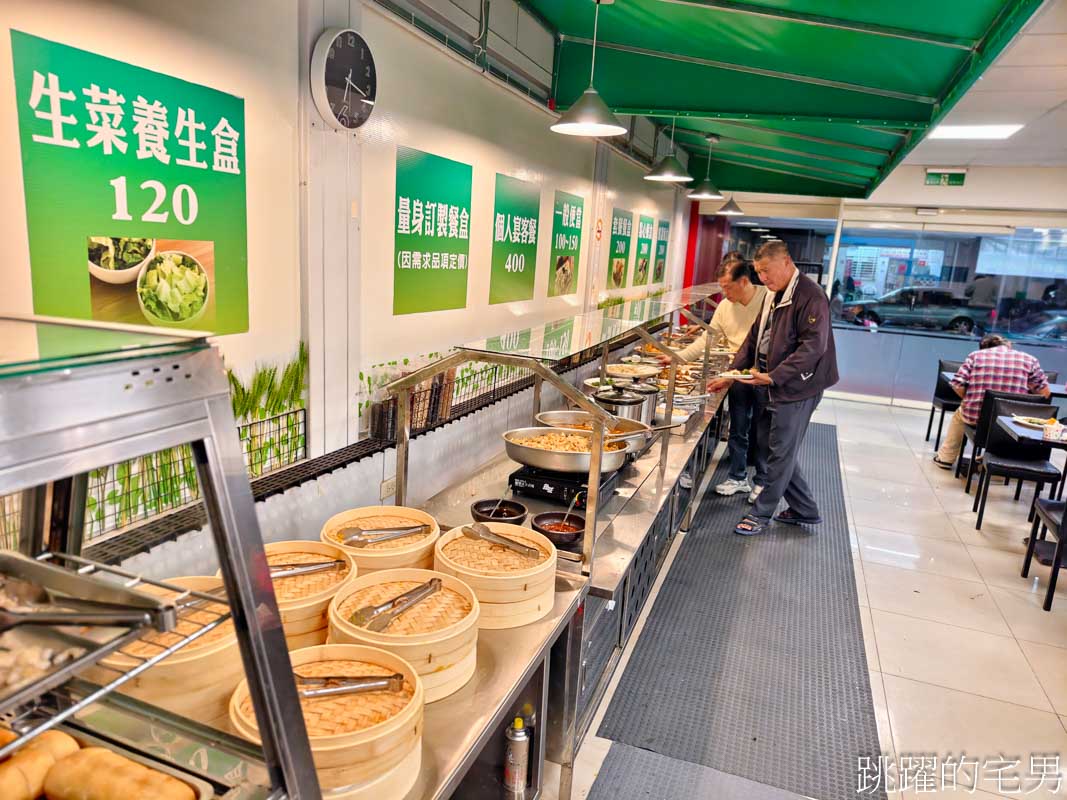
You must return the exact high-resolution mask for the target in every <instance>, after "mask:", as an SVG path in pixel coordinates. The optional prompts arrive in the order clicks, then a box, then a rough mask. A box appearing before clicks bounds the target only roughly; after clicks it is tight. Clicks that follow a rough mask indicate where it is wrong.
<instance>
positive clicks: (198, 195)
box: [11, 30, 248, 333]
mask: <svg viewBox="0 0 1067 800" xmlns="http://www.w3.org/2000/svg"><path fill="white" fill-rule="evenodd" d="M120 44H121V42H120V40H116V46H119V45H120ZM11 53H12V60H13V64H14V78H15V103H16V107H17V109H18V126H19V143H20V147H21V153H22V176H23V183H24V191H25V197H26V224H27V229H28V234H29V245H30V273H31V280H32V287H33V308H34V311H35V312H36V313H38V314H47V315H53V316H61V317H74V318H78V319H94V320H101V321H105V322H120V323H130V324H135V325H159V326H167V327H184V328H196V329H203V330H210V331H214V332H216V333H236V332H239V331H246V330H248V274H247V271H248V242H247V216H246V205H245V167H246V164H245V116H244V100H242V99H241V98H239V97H234V96H233V95H231V94H227V93H225V92H221V91H218V90H215V89H210V88H208V87H206V86H201V85H199V84H195V83H189V82H188V81H184V80H180V79H178V78H173V77H171V76H169V75H164V74H161V73H159V72H153V71H151V70H148V69H142V68H141V67H137V66H133V65H131V64H127V63H124V62H122V61H116V60H114V59H111V58H106V57H104V56H101V55H98V54H96V53H90V52H87V51H85V50H78V49H76V48H73V47H68V46H66V45H62V44H58V43H56V42H52V41H49V40H47V39H41V38H39V37H37V36H30V35H28V34H25V33H22V32H20V31H14V30H13V31H11Z"/></svg>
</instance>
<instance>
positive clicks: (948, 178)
mask: <svg viewBox="0 0 1067 800" xmlns="http://www.w3.org/2000/svg"><path fill="white" fill-rule="evenodd" d="M966 179H967V173H966V172H927V173H926V184H925V185H926V186H963V182H964V181H965V180H966Z"/></svg>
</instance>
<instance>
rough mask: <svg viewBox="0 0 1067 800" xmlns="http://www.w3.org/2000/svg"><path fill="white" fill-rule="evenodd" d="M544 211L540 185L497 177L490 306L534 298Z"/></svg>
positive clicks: (490, 275) (507, 177)
mask: <svg viewBox="0 0 1067 800" xmlns="http://www.w3.org/2000/svg"><path fill="white" fill-rule="evenodd" d="M540 211H541V187H540V186H538V185H537V184H536V183H530V182H529V181H523V180H519V179H518V178H512V177H510V176H508V175H500V174H497V176H496V202H495V204H494V206H493V257H492V261H491V271H490V274H489V303H490V305H493V304H496V303H512V302H515V301H516V300H529V299H530V298H531V297H533V293H534V279H535V277H536V274H537V220H538V216H539V214H540Z"/></svg>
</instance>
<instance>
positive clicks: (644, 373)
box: [607, 364, 660, 378]
mask: <svg viewBox="0 0 1067 800" xmlns="http://www.w3.org/2000/svg"><path fill="white" fill-rule="evenodd" d="M659 371H660V367H659V365H658V364H608V367H607V373H608V375H610V376H611V377H612V378H651V377H653V376H654V375H659Z"/></svg>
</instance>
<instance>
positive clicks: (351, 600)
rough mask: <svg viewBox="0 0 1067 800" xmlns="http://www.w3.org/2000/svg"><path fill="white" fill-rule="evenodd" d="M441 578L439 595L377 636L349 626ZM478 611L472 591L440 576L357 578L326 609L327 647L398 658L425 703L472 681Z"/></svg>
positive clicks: (388, 573)
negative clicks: (418, 682) (376, 650)
mask: <svg viewBox="0 0 1067 800" xmlns="http://www.w3.org/2000/svg"><path fill="white" fill-rule="evenodd" d="M433 578H440V580H441V584H442V586H441V590H440V591H438V592H435V593H434V594H432V595H430V596H429V597H427V598H426V599H425V600H422V601H421V602H419V603H417V604H416V605H415V606H414V607H413V608H411V609H410V610H409V611H405V612H404V613H403V614H401V615H400V616H399V617H397V618H396V619H394V620H393V621H392V622H391V623H390V624H389V626H388V627H387V628H386V629H385V630H384V631H380V632H376V631H371V630H367V629H366V628H362V627H360V626H358V625H356V624H354V623H353V622H351V621H350V618H351V616H352V614H353V613H354V612H356V611H357V610H358V609H360V608H364V607H366V606H377V605H380V604H382V603H384V602H386V601H388V600H392V599H393V598H394V597H397V596H398V595H401V594H403V593H404V592H407V591H409V590H411V589H414V588H415V587H416V586H419V585H420V584H423V583H426V582H427V581H429V580H431V579H433ZM479 613H480V609H479V603H478V598H477V597H476V596H475V594H474V591H473V590H472V589H471V588H470V587H469V586H467V584H465V583H463V581H461V580H459V579H458V578H455V577H453V576H452V575H449V574H446V573H443V572H433V571H431V570H425V569H390V570H382V571H380V572H374V573H372V574H370V575H361V576H360V577H358V578H356V579H355V580H354V581H352V582H351V583H350V584H348V585H346V586H345V587H344V588H343V589H341V590H340V591H339V592H338V593H337V595H336V596H335V597H334V599H333V602H331V603H330V610H329V617H330V642H331V643H332V642H351V643H353V644H366V645H371V646H373V647H380V648H382V649H383V650H388V651H389V652H390V653H395V654H396V655H398V656H400V657H401V658H403V659H404V660H405V661H407V662H408V663H409V664H411V665H412V667H414V668H415V671H416V672H417V673H419V677H420V678H421V679H422V685H423V690H424V691H425V693H426V702H427V703H432V702H434V701H435V700H440V699H441V698H443V697H447V696H448V695H450V694H452V693H453V692H455V691H457V690H458V689H460V688H461V687H462V686H463V685H464V684H466V683H467V681H469V680H470V679H471V676H472V675H474V668H475V665H476V663H477V649H478V617H479Z"/></svg>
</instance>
